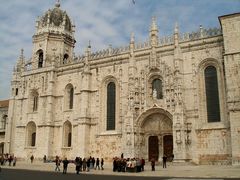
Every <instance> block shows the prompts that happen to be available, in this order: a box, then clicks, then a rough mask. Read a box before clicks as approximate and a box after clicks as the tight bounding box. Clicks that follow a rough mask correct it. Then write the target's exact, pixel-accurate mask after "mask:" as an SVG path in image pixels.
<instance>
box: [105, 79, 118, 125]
mask: <svg viewBox="0 0 240 180" xmlns="http://www.w3.org/2000/svg"><path fill="white" fill-rule="evenodd" d="M115 111H116V86H115V83H114V82H110V83H109V84H108V85H107V130H115V113H116V112H115Z"/></svg>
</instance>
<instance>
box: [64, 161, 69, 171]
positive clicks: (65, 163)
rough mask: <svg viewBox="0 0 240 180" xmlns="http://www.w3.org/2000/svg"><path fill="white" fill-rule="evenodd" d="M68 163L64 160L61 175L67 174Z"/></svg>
mask: <svg viewBox="0 0 240 180" xmlns="http://www.w3.org/2000/svg"><path fill="white" fill-rule="evenodd" d="M68 163H69V161H68V160H67V158H65V159H64V160H63V174H67V168H68Z"/></svg>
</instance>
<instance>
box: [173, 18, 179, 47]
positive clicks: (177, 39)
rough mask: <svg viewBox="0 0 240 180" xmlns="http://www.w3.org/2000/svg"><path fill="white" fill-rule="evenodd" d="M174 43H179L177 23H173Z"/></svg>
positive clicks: (176, 44)
mask: <svg viewBox="0 0 240 180" xmlns="http://www.w3.org/2000/svg"><path fill="white" fill-rule="evenodd" d="M174 45H175V47H177V46H178V45H179V34H178V24H177V23H176V24H175V28H174Z"/></svg>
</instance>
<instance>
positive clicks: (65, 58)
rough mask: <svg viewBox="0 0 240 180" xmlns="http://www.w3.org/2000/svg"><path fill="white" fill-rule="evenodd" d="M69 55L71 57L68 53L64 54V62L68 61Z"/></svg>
mask: <svg viewBox="0 0 240 180" xmlns="http://www.w3.org/2000/svg"><path fill="white" fill-rule="evenodd" d="M68 57H69V56H68V54H64V56H63V64H66V63H67V60H68Z"/></svg>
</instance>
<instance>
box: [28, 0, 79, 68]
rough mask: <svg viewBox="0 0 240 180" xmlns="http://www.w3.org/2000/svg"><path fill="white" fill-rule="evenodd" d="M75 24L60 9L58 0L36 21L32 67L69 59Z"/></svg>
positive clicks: (59, 62) (54, 63) (40, 66)
mask: <svg viewBox="0 0 240 180" xmlns="http://www.w3.org/2000/svg"><path fill="white" fill-rule="evenodd" d="M74 32H75V26H74V25H73V24H72V22H71V20H70V18H69V16H68V15H67V13H66V12H65V11H63V10H61V9H60V3H59V1H57V2H56V4H55V7H54V8H53V9H49V10H48V11H47V12H46V13H45V14H44V15H43V16H42V17H40V18H38V19H37V21H36V32H35V34H34V35H33V52H32V68H33V69H37V68H43V67H48V66H52V65H61V64H65V63H68V62H69V61H71V59H72V56H73V48H74V45H75V42H76V41H75V39H74Z"/></svg>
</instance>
